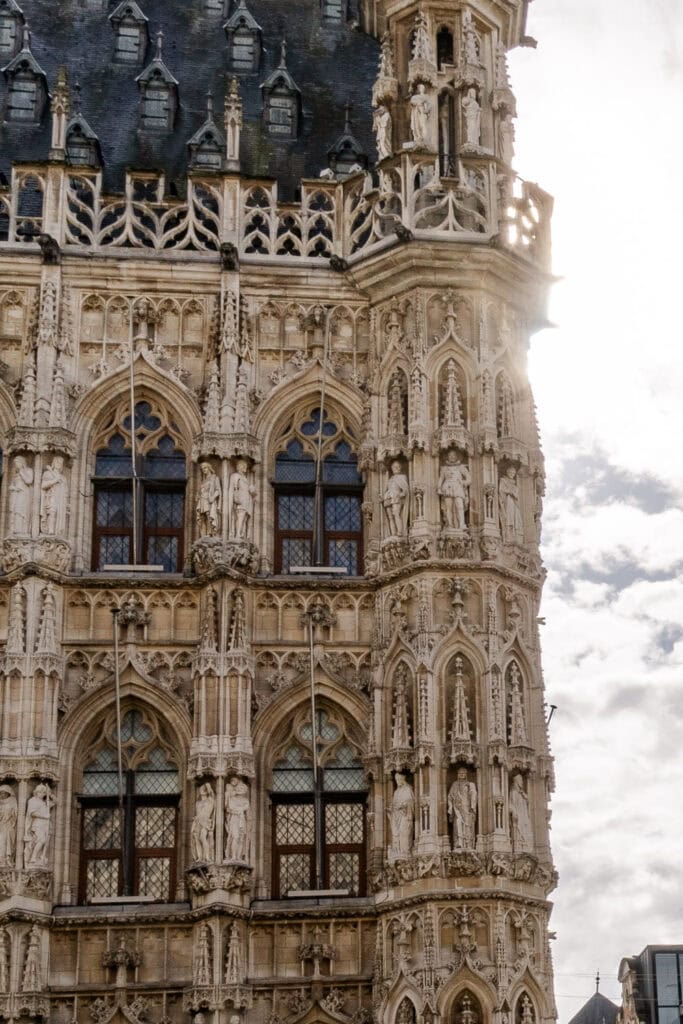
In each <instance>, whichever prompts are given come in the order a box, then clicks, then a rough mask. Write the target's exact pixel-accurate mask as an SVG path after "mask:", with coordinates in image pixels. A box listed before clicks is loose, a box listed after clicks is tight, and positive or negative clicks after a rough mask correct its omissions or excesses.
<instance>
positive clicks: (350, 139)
mask: <svg viewBox="0 0 683 1024" xmlns="http://www.w3.org/2000/svg"><path fill="white" fill-rule="evenodd" d="M327 158H328V160H329V163H330V167H331V169H332V170H333V171H334V173H335V174H336V175H341V174H354V173H355V172H356V171H360V170H365V168H366V167H367V165H368V158H367V154H366V153H365V151H364V149H363V147H362V145H361V144H360V142H359V141H358V139H357V138H356V136H355V135H354V134H353V131H352V126H351V108H350V106H349V105H348V104H347V106H346V115H345V123H344V131H343V132H342V133H341V135H340V136H339V138H338V139H337V141H336V142H335V144H334V145H333V146H332V148H331V149H329V150H328V151H327Z"/></svg>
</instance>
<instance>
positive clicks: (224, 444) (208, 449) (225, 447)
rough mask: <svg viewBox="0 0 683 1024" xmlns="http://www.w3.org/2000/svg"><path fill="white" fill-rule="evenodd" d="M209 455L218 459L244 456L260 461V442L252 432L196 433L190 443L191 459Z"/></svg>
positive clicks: (195, 460) (195, 459)
mask: <svg viewBox="0 0 683 1024" xmlns="http://www.w3.org/2000/svg"><path fill="white" fill-rule="evenodd" d="M211 456H214V457H215V458H218V459H235V458H246V459H251V461H252V462H260V460H261V443H260V441H259V439H258V438H257V437H255V436H254V435H253V434H224V433H213V432H204V433H203V434H197V435H196V437H195V438H194V441H193V443H192V461H193V462H197V461H198V460H199V459H204V458H210V457H211Z"/></svg>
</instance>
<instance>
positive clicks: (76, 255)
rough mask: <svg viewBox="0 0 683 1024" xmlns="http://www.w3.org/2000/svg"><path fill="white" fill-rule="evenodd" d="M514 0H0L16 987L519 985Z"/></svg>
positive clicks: (464, 1012)
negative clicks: (510, 61)
mask: <svg viewBox="0 0 683 1024" xmlns="http://www.w3.org/2000/svg"><path fill="white" fill-rule="evenodd" d="M526 6H527V2H526V0H421V2H418V0H360V4H359V5H358V6H357V4H356V2H355V0H297V2H296V3H294V2H292V0H229V2H228V3H227V5H226V4H225V2H224V0H182V2H180V0H122V2H121V3H118V4H116V2H115V0H113V2H110V3H108V2H107V0H59V2H47V0H21V6H19V0H0V59H1V61H2V75H1V78H0V105H1V108H2V127H1V130H0V169H1V170H2V178H1V179H0V180H1V185H0V360H1V361H0V435H1V438H2V449H3V476H2V486H1V489H0V531H1V534H2V537H1V550H0V558H1V565H2V570H3V573H4V574H3V575H2V577H1V579H0V641H1V644H2V646H1V653H0V1019H2V1020H5V1021H22V1022H27V1021H36V1020H38V1021H40V1020H43V1021H48V1020H49V1021H50V1022H55V1024H71V1022H78V1024H108V1022H109V1021H115V1022H117V1024H122V1022H124V1021H127V1022H129V1024H180V1022H181V1021H191V1020H194V1021H195V1022H196V1024H267V1022H268V1024H309V1022H310V1024H313V1022H316V1024H351V1022H354V1024H365V1022H370V1021H373V1020H374V1021H377V1022H378V1024H380V1022H381V1024H395V1022H396V1024H418V1022H420V1024H421V1022H425V1024H433V1022H434V1024H436V1022H443V1024H541V1022H549V1021H551V1020H553V1018H554V1016H555V1008H554V1001H553V989H552V965H551V956H550V952H549V932H548V914H549V909H550V905H549V903H548V902H547V898H548V895H549V893H550V892H551V890H552V888H553V885H554V880H555V878H554V870H553V865H552V861H551V855H550V849H549V843H548V818H549V814H548V801H549V793H550V791H551V790H552V777H553V772H552V760H551V757H550V754H549V749H548V742H547V735H546V724H545V716H544V701H543V681H542V675H541V667H540V654H539V641H538V630H537V614H538V607H539V596H540V589H541V584H542V580H543V569H542V566H541V562H540V559H539V546H538V545H539V531H540V518H541V499H542V495H543V461H542V457H541V452H540V449H539V439H538V434H537V428H536V420H535V415H534V404H533V400H532V396H531V393H530V390H529V384H528V381H527V377H526V370H525V353H526V350H527V346H528V340H529V335H530V333H531V332H533V331H534V330H535V329H537V328H538V326H539V325H540V324H542V323H543V322H544V316H545V298H546V290H547V285H548V281H549V276H548V274H549V228H548V222H549V216H550V206H551V204H550V200H549V197H548V196H547V195H546V194H545V193H544V192H543V191H542V190H541V189H539V188H538V187H537V186H536V185H532V184H529V183H526V182H523V181H521V180H519V179H518V178H517V176H516V174H515V172H514V171H513V169H512V166H511V163H512V142H513V119H514V117H515V99H514V96H513V93H512V91H511V88H510V84H509V80H508V71H507V66H506V51H507V50H508V49H510V48H511V47H514V46H518V45H520V44H521V45H524V44H529V43H530V42H532V41H531V40H529V39H528V37H526V35H525V32H526V25H525V21H526Z"/></svg>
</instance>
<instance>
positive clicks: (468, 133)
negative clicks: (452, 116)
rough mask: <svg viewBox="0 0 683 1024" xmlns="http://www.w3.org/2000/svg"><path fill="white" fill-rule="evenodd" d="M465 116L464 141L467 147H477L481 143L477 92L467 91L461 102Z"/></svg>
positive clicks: (474, 90)
mask: <svg viewBox="0 0 683 1024" xmlns="http://www.w3.org/2000/svg"><path fill="white" fill-rule="evenodd" d="M462 109H463V113H464V115H465V141H466V143H467V145H468V146H475V147H476V146H479V143H480V142H481V107H480V106H479V103H478V101H477V90H476V89H468V90H467V95H466V96H465V98H464V99H463V101H462Z"/></svg>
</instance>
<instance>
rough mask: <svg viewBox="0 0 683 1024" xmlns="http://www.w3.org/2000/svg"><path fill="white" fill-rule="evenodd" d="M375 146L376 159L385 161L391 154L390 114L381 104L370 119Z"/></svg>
mask: <svg viewBox="0 0 683 1024" xmlns="http://www.w3.org/2000/svg"><path fill="white" fill-rule="evenodd" d="M372 123H373V127H374V129H375V140H376V145H377V159H378V160H386V159H387V158H388V157H390V156H391V153H392V148H393V147H392V142H391V114H390V113H389V110H388V108H387V107H385V106H384V105H383V104H382V105H380V106H379V107H377V108H376V109H375V112H374V114H373V118H372Z"/></svg>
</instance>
